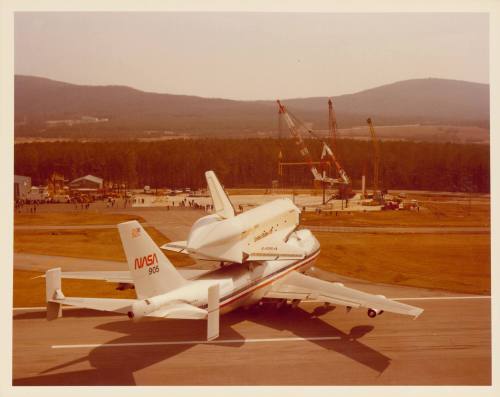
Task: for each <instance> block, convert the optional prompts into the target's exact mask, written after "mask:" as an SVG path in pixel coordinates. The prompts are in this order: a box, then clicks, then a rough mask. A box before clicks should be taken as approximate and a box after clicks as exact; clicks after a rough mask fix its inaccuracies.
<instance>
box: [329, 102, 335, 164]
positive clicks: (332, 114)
mask: <svg viewBox="0 0 500 397" xmlns="http://www.w3.org/2000/svg"><path fill="white" fill-rule="evenodd" d="M328 127H329V130H330V141H331V143H332V151H333V153H334V154H335V155H337V117H336V116H335V111H334V110H333V102H332V100H331V99H328Z"/></svg>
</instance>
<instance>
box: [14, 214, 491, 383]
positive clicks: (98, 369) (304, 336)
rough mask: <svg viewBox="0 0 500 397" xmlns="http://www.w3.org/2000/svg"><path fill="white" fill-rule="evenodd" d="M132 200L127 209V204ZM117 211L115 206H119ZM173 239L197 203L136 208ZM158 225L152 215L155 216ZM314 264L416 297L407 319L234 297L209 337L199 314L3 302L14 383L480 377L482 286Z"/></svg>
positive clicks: (486, 358) (78, 266) (114, 266)
mask: <svg viewBox="0 0 500 397" xmlns="http://www.w3.org/2000/svg"><path fill="white" fill-rule="evenodd" d="M130 211H132V212H135V210H129V211H127V212H130ZM117 212H118V209H117ZM137 213H138V214H140V215H141V216H143V218H144V219H145V220H146V221H147V222H148V223H158V224H161V226H160V227H158V229H159V230H160V231H161V232H162V233H164V234H165V235H166V236H167V237H169V238H170V239H172V240H177V239H185V238H186V235H187V231H188V230H189V227H190V226H191V224H192V222H193V221H194V220H195V219H196V218H197V217H199V216H201V215H203V213H202V212H201V211H200V212H199V213H198V212H197V211H170V212H169V213H168V212H167V211H159V210H144V209H141V210H140V212H139V211H137ZM155 226H156V225H155ZM14 262H15V268H16V269H31V270H40V271H43V270H45V269H46V268H49V267H54V266H59V265H61V266H62V267H63V270H65V271H75V270H125V269H124V268H125V264H122V263H118V262H114V263H113V262H108V261H91V260H87V259H85V260H81V259H77V258H63V257H50V256H40V255H29V254H17V253H16V254H15V258H14ZM311 273H312V275H314V276H316V277H320V278H324V279H327V280H332V281H340V282H343V283H344V284H345V285H346V286H349V287H353V288H357V289H360V290H363V291H366V292H371V293H377V294H383V295H385V296H387V297H389V298H398V299H401V301H402V302H407V303H409V304H412V305H415V306H419V307H422V308H423V309H425V311H424V313H423V314H422V315H421V316H420V317H419V318H418V319H416V320H413V319H412V318H409V317H406V316H400V315H396V314H392V313H384V314H382V315H381V316H377V317H376V318H374V319H371V318H369V317H368V316H367V315H366V311H365V310H352V311H351V312H350V313H346V310H345V309H344V308H342V307H338V308H336V309H335V310H333V311H327V310H326V309H324V308H323V307H318V305H317V304H315V303H303V304H302V305H301V306H300V307H299V308H298V309H296V310H293V309H284V310H270V309H265V308H264V309H262V308H261V309H258V310H250V311H245V310H243V309H241V310H237V311H235V312H232V313H229V314H227V315H225V316H222V318H221V334H220V338H219V339H218V340H216V341H213V342H210V343H207V342H205V341H204V338H205V335H206V323H205V322H204V321H188V320H151V321H144V322H137V323H134V322H132V321H130V320H128V318H127V317H125V316H121V315H112V314H108V313H102V312H95V311H90V310H82V309H71V308H68V309H65V310H64V315H63V318H61V319H58V320H56V321H50V322H49V321H46V320H45V312H44V310H43V309H42V310H41V309H34V310H15V311H14V312H13V384H14V385H489V384H491V378H492V375H491V302H490V299H489V297H484V296H468V295H460V294H454V293H453V294H452V293H447V292H444V291H432V290H425V289H418V288H409V287H400V286H390V285H383V284H372V283H369V282H365V281H361V280H354V279H350V278H347V277H341V276H338V275H333V274H331V273H326V272H322V271H321V270H319V269H318V270H315V269H313V270H312V272H311Z"/></svg>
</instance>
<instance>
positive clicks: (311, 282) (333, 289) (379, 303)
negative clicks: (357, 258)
mask: <svg viewBox="0 0 500 397" xmlns="http://www.w3.org/2000/svg"><path fill="white" fill-rule="evenodd" d="M265 297H266V298H279V299H300V300H302V299H313V300H317V301H320V302H328V303H331V304H333V305H341V306H348V307H353V308H357V307H365V308H368V309H375V310H380V311H382V310H383V311H387V312H393V313H399V314H406V315H408V316H414V317H418V316H419V315H420V314H421V313H422V312H423V309H421V308H418V307H415V306H410V305H406V304H404V303H399V302H395V301H393V300H391V299H387V298H386V297H384V296H382V295H373V294H368V293H366V292H362V291H358V290H355V289H352V288H348V287H344V285H343V284H341V283H331V282H328V281H324V280H320V279H318V278H315V277H310V276H306V275H304V274H302V273H298V272H295V271H294V272H291V273H290V274H289V275H288V276H286V277H285V278H284V279H283V281H282V282H280V283H279V284H275V285H274V286H273V288H272V290H271V291H269V292H268V293H267V294H266V296H265Z"/></svg>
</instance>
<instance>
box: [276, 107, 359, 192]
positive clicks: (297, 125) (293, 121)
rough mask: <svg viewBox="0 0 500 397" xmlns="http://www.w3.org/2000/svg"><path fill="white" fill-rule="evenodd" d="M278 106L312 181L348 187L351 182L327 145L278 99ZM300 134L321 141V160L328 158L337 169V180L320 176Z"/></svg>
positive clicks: (324, 174)
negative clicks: (309, 171)
mask: <svg viewBox="0 0 500 397" xmlns="http://www.w3.org/2000/svg"><path fill="white" fill-rule="evenodd" d="M276 102H277V103H278V106H279V115H280V116H281V117H283V118H284V120H285V122H286V124H287V126H288V129H289V130H290V133H291V135H292V137H293V138H294V139H295V142H296V144H297V146H298V147H299V152H300V154H301V155H302V157H303V158H304V159H305V160H306V163H307V164H308V165H309V168H310V169H311V172H312V174H313V176H314V179H315V180H317V181H321V182H323V183H326V184H329V185H330V186H333V185H346V186H350V184H351V180H350V178H349V176H348V175H347V173H346V172H345V171H344V169H343V168H342V167H341V165H340V163H339V162H338V161H337V158H336V157H335V155H334V153H333V151H332V150H331V149H330V147H329V146H328V145H327V143H326V142H325V141H324V140H323V139H321V138H319V137H318V136H317V135H316V134H314V133H313V132H312V131H311V130H310V129H309V128H307V127H306V126H305V125H304V123H303V122H302V121H300V120H299V119H298V118H297V117H295V116H294V115H293V114H291V113H290V112H289V111H288V110H287V108H286V107H285V106H284V105H283V104H282V103H281V102H280V100H279V99H278V100H277V101H276ZM301 132H302V133H306V132H307V133H308V134H309V135H311V136H312V137H313V138H315V139H317V140H319V141H321V142H322V143H323V150H322V154H321V159H324V158H325V157H328V158H329V159H330V160H331V161H332V163H333V164H335V167H336V169H337V172H338V174H339V178H331V177H328V176H327V175H326V173H325V172H323V173H322V174H321V173H320V172H319V171H318V170H317V169H316V167H315V165H314V162H313V161H312V158H311V154H310V152H309V149H308V148H307V146H306V144H305V142H304V140H303V139H302V134H301Z"/></svg>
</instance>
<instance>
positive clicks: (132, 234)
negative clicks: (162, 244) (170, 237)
mask: <svg viewBox="0 0 500 397" xmlns="http://www.w3.org/2000/svg"><path fill="white" fill-rule="evenodd" d="M118 230H119V232H120V238H121V241H122V245H123V250H124V251H125V256H126V257H127V262H128V267H129V270H130V275H131V276H132V279H133V280H134V285H135V291H136V293H137V297H138V298H139V299H145V298H151V297H153V296H156V295H160V294H164V293H166V292H168V291H171V290H173V289H176V288H179V287H180V286H182V285H184V284H186V283H187V281H186V280H185V279H184V278H183V277H182V276H181V275H180V273H179V272H178V271H177V269H176V268H175V267H174V265H172V263H171V262H170V261H169V260H168V258H167V257H166V256H165V255H164V254H163V252H161V250H160V248H159V247H158V246H157V245H156V243H155V242H154V241H153V240H152V239H151V237H150V236H149V235H148V234H147V233H146V231H145V230H144V229H143V227H142V226H141V225H140V223H139V222H137V221H129V222H124V223H120V224H119V225H118Z"/></svg>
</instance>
